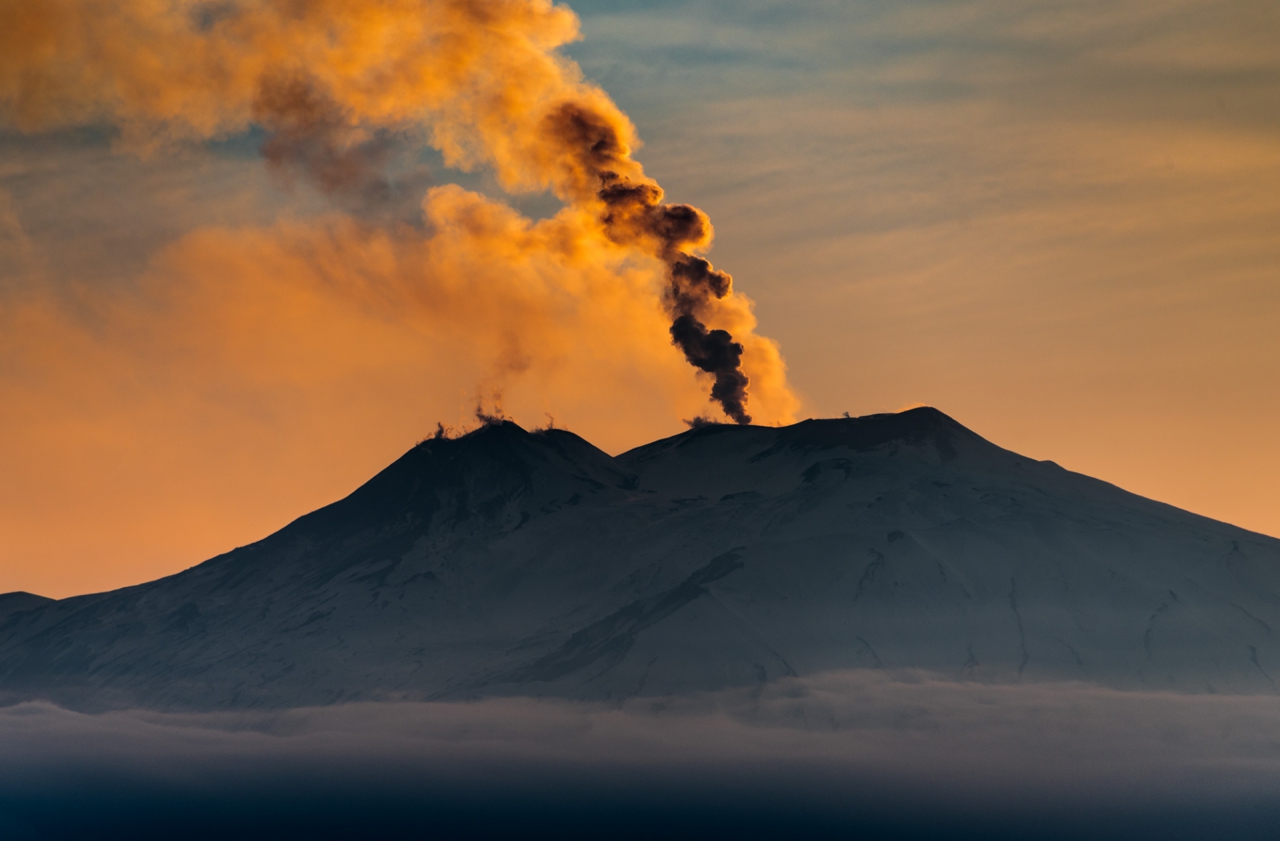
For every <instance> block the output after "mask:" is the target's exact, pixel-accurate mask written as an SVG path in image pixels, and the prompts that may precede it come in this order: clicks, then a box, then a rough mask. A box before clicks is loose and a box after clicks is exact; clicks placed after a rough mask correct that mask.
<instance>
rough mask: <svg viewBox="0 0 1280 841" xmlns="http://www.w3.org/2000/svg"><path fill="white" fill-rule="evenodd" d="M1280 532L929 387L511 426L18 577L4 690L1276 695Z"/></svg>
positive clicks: (303, 697) (329, 694)
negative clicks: (884, 689) (1051, 689)
mask: <svg viewBox="0 0 1280 841" xmlns="http://www.w3.org/2000/svg"><path fill="white" fill-rule="evenodd" d="M1277 626H1280V541H1277V540H1275V539H1272V538H1268V537H1264V536H1262V535H1258V534H1253V533H1250V532H1247V531H1244V530H1242V529H1238V528H1234V527H1232V526H1228V525H1225V524H1222V523H1218V522H1215V521H1212V520H1208V519H1205V518H1203V517H1198V516H1195V515H1193V514H1189V513H1187V512H1184V511H1180V510H1178V509H1175V508H1172V507H1170V506H1167V505H1163V504H1160V503H1156V502H1152V501H1150V500H1147V499H1143V498H1141V497H1138V496H1135V495H1133V494H1129V493H1126V492H1125V491H1122V490H1120V489H1119V488H1116V487H1114V486H1112V485H1108V484H1106V483H1104V482H1100V481H1097V480H1094V479H1090V478H1088V477H1085V476H1081V475H1079V474H1075V473H1071V472H1069V471H1066V470H1063V469H1062V468H1060V467H1058V466H1057V465H1054V464H1052V463H1049V462H1038V461H1035V460H1033V459H1028V458H1025V457H1023V456H1019V455H1017V454H1016V453H1012V452H1009V451H1007V450H1003V449H1001V448H999V447H997V446H996V445H994V444H992V443H990V442H988V441H986V440H985V439H983V438H981V437H980V436H978V435H977V434H975V433H973V432H971V431H970V430H968V429H966V428H965V427H963V426H962V425H960V424H959V423H957V422H956V421H954V420H952V419H951V418H949V417H947V416H946V415H944V414H942V413H941V412H939V411H937V410H935V409H930V408H920V409H912V410H910V411H907V412H902V413H899V414H887V415H872V416H869V417H862V418H847V419H834V420H809V421H804V422H802V423H798V424H795V425H794V426H789V427H783V428H766V427H749V426H748V427H740V426H727V425H725V426H705V427H701V428H698V429H694V430H690V431H688V432H685V433H684V434H681V435H677V436H675V437H672V438H667V439H664V440H661V441H657V442H654V443H652V444H649V445H646V446H643V447H640V448H638V449H635V450H632V451H630V452H627V453H623V454H622V455H620V456H617V457H610V456H609V455H608V454H606V453H604V452H602V451H601V450H599V449H597V448H595V447H593V446H592V445H591V444H589V443H588V442H586V441H585V440H583V439H582V438H580V437H578V436H576V435H573V434H572V433H569V432H565V431H561V430H554V429H553V430H543V431H538V432H527V431H525V430H524V429H521V428H520V427H519V426H517V425H516V424H514V423H511V422H506V421H503V422H495V423H491V424H488V425H486V426H484V427H481V428H480V429H478V430H476V431H475V432H472V433H470V434H468V435H465V436H463V437H461V438H457V439H447V438H439V439H432V440H428V441H425V442H423V443H422V444H419V445H418V446H416V447H414V448H413V449H412V450H410V451H409V452H408V453H406V454H405V455H404V456H403V457H401V458H400V459H399V460H397V461H396V462H395V463H394V464H392V465H391V466H389V467H388V468H386V469H385V470H383V471H382V472H381V473H379V474H378V475H377V476H375V477H374V478H373V479H371V480H370V481H369V482H368V483H367V484H365V485H364V486H362V487H361V488H359V489H358V490H356V491H355V492H354V493H353V494H351V495H350V496H349V497H347V498H346V499H343V500H341V501H339V502H336V503H334V504H332V505H329V506H327V507H325V508H322V509H320V510H318V511H316V512H314V513H312V514H308V515H307V516H305V517H302V518H300V519H298V520H297V521H295V522H293V523H291V524H290V525H288V526H286V527H285V528H284V529H282V530H281V531H279V532H277V533H276V534H274V535H272V536H270V537H268V538H266V539H265V540H262V541H260V542H258V543H255V544H253V545H251V546H246V547H243V548H240V549H236V550H234V551H232V552H229V553H227V554H225V555H221V556H219V557H216V558H213V559H212V560H209V561H207V562H205V563H203V564H200V565H199V566H196V567H193V568H192V569H189V570H187V571H185V572H182V573H179V574H178V575H174V576H171V577H168V578H164V579H161V580H159V581H154V582H151V583H149V584H144V585H140V586H137V587H130V588H126V589H123V590H118V591H115V592H110V593H102V594H97V595H90V596H80V597H76V598H70V599H63V600H59V601H51V600H43V599H39V598H38V597H33V596H29V595H27V594H11V595H9V596H0V696H2V697H3V699H4V700H8V701H16V700H22V699H31V698H44V699H50V700H54V701H57V702H59V703H62V704H64V705H68V706H72V707H76V708H81V709H101V708H109V707H126V706H142V707H149V708H155V709H221V708H243V707H287V706H303V705H316V704H329V703H336V702H341V701H353V700H396V699H428V698H471V697H481V696H486V695H514V694H520V695H555V696H561V697H569V698H582V699H619V698H625V697H631V696H637V695H641V696H643V695H653V696H664V695H670V694H678V693H687V692H696V691H702V690H714V689H718V688H723V687H728V686H744V685H753V684H756V683H761V682H767V681H771V680H775V679H778V678H780V677H784V676H788V675H804V674H810V673H814V672H820V671H826V670H832V669H842V668H868V669H885V670H889V671H890V672H892V673H894V674H897V675H902V676H903V677H904V678H905V677H909V676H910V675H912V674H913V673H915V672H917V671H926V672H937V673H942V674H945V675H950V676H952V677H957V678H967V679H973V680H987V681H1035V680H1081V681H1088V682H1094V683H1099V684H1103V685H1108V686H1116V687H1123V688H1138V687H1145V688H1152V689H1176V690H1179V691H1189V692H1216V691H1250V692H1256V691H1275V690H1276V684H1275V683H1274V682H1273V677H1277V678H1280V642H1278V641H1277V639H1276V636H1275V633H1274V629H1275V628H1276V627H1277Z"/></svg>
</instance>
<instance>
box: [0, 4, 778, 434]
mask: <svg viewBox="0 0 1280 841" xmlns="http://www.w3.org/2000/svg"><path fill="white" fill-rule="evenodd" d="M577 36H578V24H577V19H576V17H575V16H574V15H573V13H572V12H571V11H569V10H568V9H567V8H565V7H563V6H556V5H553V4H552V3H551V2H550V0H303V2H298V0H253V2H250V1H249V0H228V1H226V2H217V3H211V2H203V0H173V2H163V3H155V2H149V0H117V2H106V0H25V2H21V3H17V2H13V3H4V4H3V5H0V117H2V118H4V119H5V120H6V121H7V122H9V123H10V124H12V125H14V126H16V127H18V128H19V129H22V130H26V131H38V130H45V129H50V128H56V127H65V126H75V125H85V124H102V123H103V122H107V123H110V124H113V125H115V126H116V127H117V128H118V129H119V132H120V137H121V144H122V145H123V146H125V147H126V148H133V149H138V150H144V151H147V152H156V151H162V150H164V149H165V148H166V147H168V146H172V145H173V144H181V143H189V142H200V141H204V140H209V139H217V138H222V137H228V136H234V135H238V134H243V133H244V132H245V131H247V130H249V129H250V128H253V127H257V128H259V129H261V130H263V131H265V132H266V135H267V136H266V140H265V142H264V143H263V144H262V152H263V154H264V156H265V158H266V160H267V161H268V162H269V163H270V164H271V165H272V166H273V167H274V168H276V169H277V170H278V171H280V172H282V173H284V174H286V175H294V174H298V175H301V176H303V177H305V178H306V179H307V180H309V181H310V182H311V183H313V184H314V185H316V186H317V187H318V188H319V189H320V190H321V191H322V192H324V193H326V194H328V195H331V196H335V197H346V198H351V197H355V198H357V199H358V200H360V201H362V202H367V203H369V202H372V203H376V202H378V201H380V200H384V199H385V197H386V196H387V194H388V193H389V191H390V186H389V185H390V182H389V179H388V176H387V162H388V160H389V157H390V154H391V151H392V149H393V147H394V146H395V145H396V144H402V145H404V144H408V145H409V146H412V145H413V144H422V143H425V144H428V145H430V146H433V147H434V148H436V149H438V150H439V151H440V152H441V153H442V154H443V156H444V161H445V164H446V165H447V166H450V167H455V168H459V169H464V170H467V169H474V168H477V167H488V168H490V169H491V170H492V171H493V173H494V174H495V175H496V177H497V180H498V182H499V184H500V185H501V186H502V187H503V188H504V189H506V190H508V191H510V192H513V193H514V192H531V191H548V190H549V191H551V192H552V193H553V194H554V195H556V196H557V197H558V198H559V199H560V200H561V201H562V202H564V204H565V209H564V211H562V213H561V216H562V217H563V219H564V220H569V219H572V220H573V224H571V225H570V224H562V225H561V226H560V227H561V228H562V229H569V228H571V229H572V230H574V231H575V232H576V234H575V236H576V237H577V239H576V240H575V241H567V240H563V239H561V240H556V241H542V240H539V241H538V243H537V244H536V246H529V245H528V244H526V245H525V246H524V247H537V248H541V249H543V250H544V251H545V250H553V251H555V253H556V254H557V255H560V256H564V255H570V256H572V255H575V254H580V253H585V252H591V251H600V250H602V249H613V250H614V251H619V250H620V251H621V255H622V256H621V260H622V262H624V263H627V264H628V265H630V266H632V267H635V266H644V265H646V263H647V261H648V263H651V264H654V268H655V269H656V274H657V277H658V278H660V284H659V285H656V286H655V288H654V289H653V298H652V303H653V304H654V305H655V306H659V307H662V308H663V309H664V310H665V312H666V314H667V316H668V317H669V320H670V331H669V334H670V339H671V341H672V342H673V343H674V344H675V345H676V346H677V347H678V348H679V349H680V351H682V352H683V354H684V356H685V358H686V359H687V360H688V362H689V363H690V364H691V365H693V366H694V367H695V368H696V369H698V370H699V371H702V372H705V373H706V374H707V375H709V377H710V378H711V379H712V386H711V396H712V399H713V400H715V401H716V402H717V403H719V405H720V406H721V407H722V408H723V410H724V412H725V414H726V415H727V416H729V417H730V418H732V419H733V420H734V421H736V422H738V423H748V422H750V420H751V417H750V415H748V414H747V400H748V385H749V384H750V385H751V396H752V399H753V401H754V402H753V406H755V407H756V411H757V414H760V410H761V409H763V414H764V415H765V417H766V418H767V419H771V420H778V419H783V418H786V417H787V416H789V414H790V411H791V409H792V407H793V406H794V403H795V401H794V398H793V397H792V396H791V394H790V392H789V391H788V390H787V388H786V386H785V376H784V373H783V370H784V368H783V365H782V360H781V357H780V356H779V354H778V353H777V351H776V348H775V347H774V346H773V345H772V343H771V342H769V341H768V340H767V339H764V338H762V337H759V336H755V335H753V334H752V332H751V328H752V327H753V326H754V319H753V318H752V316H751V313H750V302H749V301H747V300H746V299H745V298H743V297H742V296H740V295H738V294H736V293H735V292H734V291H733V287H732V280H731V278H730V277H729V275H728V274H725V273H724V272H721V271H718V270H716V269H714V268H712V266H711V264H710V263H708V262H707V261H706V260H705V259H704V258H703V257H702V256H700V255H701V252H702V251H704V250H705V249H707V248H708V247H709V246H710V244H711V239H712V227H711V224H710V221H709V220H708V219H707V216H706V214H704V213H702V212H701V211H699V210H698V209H697V208H694V207H691V206H689V205H683V204H668V203H664V201H663V191H662V189H661V187H659V186H658V185H657V184H656V183H655V182H654V181H653V180H652V179H650V178H648V177H647V176H645V174H644V171H643V168H642V167H641V166H640V165H639V163H637V162H636V161H635V159H634V158H633V157H632V150H633V148H634V147H635V145H636V139H635V132H634V128H633V127H632V125H631V123H630V122H629V120H628V119H627V118H626V116H625V115H624V114H623V113H622V112H621V111H619V109H618V108H617V106H616V105H615V104H614V103H613V102H612V101H611V100H610V99H609V97H608V96H607V95H606V94H605V93H604V92H603V91H602V90H600V89H599V88H597V87H594V86H592V85H590V84H587V83H585V82H584V81H583V80H582V78H581V71H580V70H579V68H578V67H577V66H576V65H575V64H574V63H572V62H571V61H569V60H567V59H566V58H564V57H563V56H562V55H561V54H560V53H559V52H558V50H559V48H560V47H561V46H562V45H564V44H565V43H568V42H569V41H572V40H574V39H575V38H576V37H577ZM435 224H436V228H435V230H437V231H438V230H440V227H439V226H440V224H441V220H439V219H436V220H435ZM443 224H444V226H445V227H455V228H461V229H464V230H465V229H466V228H467V226H468V224H470V223H469V221H468V220H467V219H450V220H443ZM588 240H598V241H599V242H588ZM512 245H513V247H514V246H515V245H516V244H515V243H513V244H512ZM496 259H500V258H496ZM423 282H425V283H428V284H430V283H433V282H435V283H443V284H446V285H447V284H448V283H449V282H450V279H449V278H426V279H425V280H423ZM590 341H591V339H590V337H586V336H583V337H580V344H582V345H589V344H590ZM510 344H511V345H512V347H513V349H514V350H513V353H514V354H515V355H516V356H519V355H520V354H521V352H522V351H521V348H520V347H519V346H520V345H521V337H520V336H519V335H516V334H513V335H511V337H510ZM510 370H512V371H516V372H517V373H518V371H517V369H510ZM761 400H763V401H764V402H763V403H761V402H760V401H761ZM771 401H772V402H773V403H775V404H776V405H774V406H770V405H769V404H770V402H771Z"/></svg>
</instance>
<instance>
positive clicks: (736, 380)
mask: <svg viewBox="0 0 1280 841" xmlns="http://www.w3.org/2000/svg"><path fill="white" fill-rule="evenodd" d="M550 124H551V133H552V135H553V136H555V137H557V138H559V139H560V140H561V142H563V143H564V144H565V146H566V147H567V148H568V152H569V156H570V157H571V158H576V159H577V160H578V161H580V164H579V166H580V167H581V174H580V176H579V177H580V179H581V181H582V183H583V184H584V185H590V186H595V187H596V191H595V196H594V198H595V199H596V200H597V201H599V202H600V204H601V205H602V207H601V209H600V212H601V216H600V220H601V223H602V224H603V225H604V229H605V232H606V234H607V235H608V236H609V238H610V239H612V240H614V241H615V242H619V243H623V244H627V245H634V246H637V247H639V248H643V249H646V250H649V251H651V252H652V253H653V254H654V255H655V256H656V257H658V259H660V260H661V261H662V262H663V264H664V265H665V266H666V270H667V278H668V281H669V286H668V287H667V289H666V292H665V295H664V303H665V304H666V307H667V311H668V312H669V313H670V314H671V316H672V319H673V321H672V324H671V339H672V341H673V342H674V343H675V344H676V346H677V347H679V348H680V349H681V350H682V351H684V356H685V359H687V360H688V361H689V364H690V365H693V366H694V367H695V368H698V369H699V370H701V371H705V372H706V373H708V374H711V375H713V376H714V377H715V383H714V384H713V385H712V387H711V399H712V400H715V401H716V402H717V403H719V404H720V406H721V407H722V408H723V409H724V413H725V414H726V415H728V416H729V417H731V418H733V420H734V421H736V422H737V423H742V424H746V423H751V416H750V415H748V414H747V409H746V404H747V384H748V382H749V378H748V377H747V375H746V374H745V373H744V372H743V370H742V352H743V347H742V345H741V344H739V343H738V342H735V341H734V340H733V337H732V336H731V335H730V334H729V332H728V331H727V330H708V329H707V326H706V325H705V324H704V323H703V322H702V321H701V320H700V318H699V317H700V316H702V317H705V315H704V314H705V313H706V312H707V311H708V305H709V303H710V302H711V301H714V300H718V299H721V298H724V297H725V296H726V295H728V294H729V293H731V292H732V291H733V278H731V277H730V276H729V275H728V274H727V273H725V272H722V271H718V270H716V269H714V268H712V266H711V263H710V262H708V261H707V260H705V259H703V258H701V257H697V256H695V255H694V254H692V253H690V252H691V251H693V250H695V249H698V248H704V247H706V246H707V245H709V244H710V242H711V234H712V229H711V221H710V220H709V219H708V218H707V215H706V214H705V213H703V212H702V211H701V210H698V208H696V207H692V206H690V205H687V204H664V203H663V201H662V199H663V191H662V188H661V187H660V186H658V184H657V183H656V182H654V181H653V180H651V179H647V178H639V179H635V178H631V177H628V176H627V175H623V174H621V172H620V170H625V169H626V168H627V164H628V163H629V162H630V152H629V150H628V148H627V145H626V144H625V143H624V142H623V140H622V138H621V137H619V136H618V129H617V127H616V126H615V125H614V124H613V123H611V122H609V120H608V119H607V117H606V115H603V114H600V113H597V112H594V111H591V110H590V109H588V108H585V107H584V106H582V105H581V104H579V103H567V104H565V105H563V106H561V107H560V108H558V109H556V110H555V111H554V112H553V113H552V115H551V117H550ZM578 198H579V200H582V199H584V198H588V197H585V196H584V197H578Z"/></svg>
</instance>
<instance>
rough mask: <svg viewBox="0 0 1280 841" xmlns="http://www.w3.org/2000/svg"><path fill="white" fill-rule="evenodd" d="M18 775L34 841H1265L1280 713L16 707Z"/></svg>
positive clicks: (1084, 693)
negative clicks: (805, 839)
mask: <svg viewBox="0 0 1280 841" xmlns="http://www.w3.org/2000/svg"><path fill="white" fill-rule="evenodd" d="M0 756H3V757H4V760H3V762H0V816H3V817H0V828H4V829H5V830H6V832H7V833H8V835H7V836H6V837H10V836H12V837H19V838H21V837H24V833H26V835H27V836H28V837H41V838H43V837H52V836H53V835H56V834H57V833H58V832H66V833H72V832H74V831H81V830H83V828H84V827H87V826H89V825H97V826H102V825H119V826H120V827H122V828H125V829H128V831H130V832H134V833H140V834H141V836H146V835H147V832H148V831H151V832H154V833H155V834H156V835H157V837H159V836H160V835H163V834H164V833H166V832H172V831H175V829H176V827H178V826H181V827H182V829H183V831H184V832H186V833H187V834H188V835H190V834H191V833H194V834H195V836H196V837H204V836H201V835H200V833H201V832H208V833H209V836H208V837H215V836H216V835H218V834H219V833H225V832H229V831H232V830H233V829H234V830H235V831H241V832H244V831H248V832H250V834H252V832H255V831H261V832H262V833H264V834H265V833H268V831H271V832H274V831H275V830H273V829H270V828H271V827H273V826H277V825H278V826H281V827H292V828H295V829H296V828H298V827H300V826H304V825H306V826H307V827H308V828H307V831H308V832H309V833H311V835H312V837H340V836H341V835H343V834H344V833H349V832H351V831H355V828H356V827H359V828H362V831H370V830H371V829H373V828H378V829H379V830H380V831H388V832H399V831H402V830H403V831H406V832H410V834H412V833H414V832H417V831H419V830H420V829H421V827H423V826H425V825H427V824H424V823H423V821H428V822H429V825H430V826H432V827H435V829H436V830H438V831H446V830H448V831H450V832H462V833H463V834H465V833H466V832H468V831H470V832H488V831H495V832H497V831H503V832H505V831H509V830H512V829H513V828H515V827H521V828H523V829H522V831H524V830H529V831H532V830H534V829H537V830H538V831H547V832H552V831H554V832H557V833H562V834H565V835H570V836H571V835H575V834H581V835H583V836H587V835H593V834H598V833H601V832H606V830H605V829H603V828H602V827H606V826H607V827H608V828H607V834H609V835H611V836H614V837H648V836H650V835H651V834H653V833H654V832H657V831H658V830H659V828H661V827H665V830H664V831H666V832H667V833H668V835H670V834H671V833H675V834H677V835H679V834H680V833H684V832H687V833H689V834H693V835H697V834H703V835H706V834H707V833H710V835H711V836H712V837H719V834H720V833H726V834H732V835H733V836H734V837H764V836H768V835H770V834H776V833H777V832H779V831H783V830H786V829H789V830H790V831H800V830H801V829H803V831H804V832H805V833H806V834H808V835H809V836H810V837H818V836H824V835H826V834H828V833H830V834H842V833H848V832H851V831H860V832H867V833H872V832H874V834H875V837H903V838H906V837H924V836H928V835H930V834H933V833H936V832H939V831H942V829H943V828H944V827H945V828H946V829H947V831H948V833H949V834H950V836H951V837H985V838H990V837H1006V836H1007V837H1020V836H1022V835H1024V834H1025V833H1027V832H1034V833H1035V834H1037V835H1039V836H1040V837H1077V836H1078V835H1079V834H1080V833H1086V832H1087V833H1089V834H1092V835H1093V836H1094V837H1112V835H1113V834H1114V837H1122V836H1123V837H1130V838H1131V837H1135V835H1134V834H1135V833H1137V836H1136V837H1146V836H1145V834H1146V833H1152V834H1154V833H1157V832H1158V833H1160V834H1161V835H1162V837H1187V838H1191V837H1203V833H1204V832H1206V831H1208V830H1209V829H1210V828H1211V827H1216V829H1217V834H1221V833H1222V832H1223V831H1226V832H1228V833H1229V834H1231V836H1232V837H1236V838H1242V837H1254V833H1255V832H1256V833H1263V832H1264V831H1265V830H1267V829H1269V828H1271V827H1274V825H1275V823H1274V822H1275V821H1276V820H1277V819H1280V808H1277V807H1276V806H1275V805H1273V804H1275V803H1276V802H1277V801H1278V800H1280V798H1277V797H1276V795H1277V794H1280V702H1278V700H1277V698H1275V697H1274V696H1221V695H1197V696H1188V695H1176V694H1171V693H1157V692H1151V693H1138V692H1119V691H1114V690H1108V689H1101V688H1098V687H1093V686H1088V685H1082V684H1036V685H1019V686H984V685H976V684H957V683H953V682H947V681H942V680H938V679H934V678H931V677H920V676H910V677H903V676H898V677H896V678H895V677H890V676H886V675H884V674H882V673H878V672H839V673H829V674H824V675H819V676H815V677H812V678H806V679H803V680H792V681H784V682H782V683H779V684H775V685H771V686H768V687H764V688H763V689H760V690H757V691H746V690H743V691H728V692H720V693H715V694H710V695H703V696H696V697H690V698H679V699H665V700H660V701H655V700H653V699H641V700H630V701H627V702H624V703H622V704H617V705H585V704H574V703H567V702H562V701H550V700H538V699H530V698H506V699H490V700H484V701H476V702H470V703H405V704H352V705H344V706H337V707H327V708H313V709H295V710H283V711H274V712H236V713H212V714H165V713H153V712H145V711H129V712H117V713H107V714H101V715H83V714H79V713H73V712H69V711H66V710H63V709H60V708H58V707H55V706H51V705H47V704H40V703H28V704H22V705H18V706H14V707H9V708H7V709H4V710H0ZM196 816H203V817H199V819H198V820H197V819H196ZM5 820H8V822H9V824H8V825H5V824H4V821H5ZM77 821H81V822H82V823H77ZM104 821H105V822H106V823H105V824H104V823H103V822H104ZM113 821H114V822H115V824H112V822H113ZM601 821H606V823H601ZM175 822H176V823H175ZM308 822H311V824H314V826H312V825H311V824H308ZM415 827H417V828H418V829H414V828H415ZM253 837H257V836H253ZM1257 837H1263V835H1262V834H1258V835H1257Z"/></svg>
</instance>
